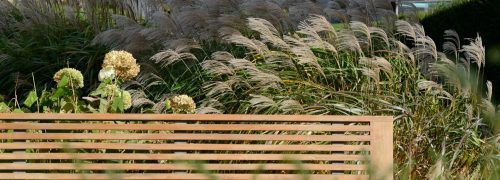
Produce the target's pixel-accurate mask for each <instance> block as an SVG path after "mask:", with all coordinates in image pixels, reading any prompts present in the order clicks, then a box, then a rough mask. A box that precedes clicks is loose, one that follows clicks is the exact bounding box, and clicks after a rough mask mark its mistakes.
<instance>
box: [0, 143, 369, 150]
mask: <svg viewBox="0 0 500 180" xmlns="http://www.w3.org/2000/svg"><path fill="white" fill-rule="evenodd" d="M369 148H370V146H368V145H260V144H259V145H258V144H131V143H80V142H78V143H74V142H70V143H67V142H31V143H24V142H14V143H0V149H130V150H219V151H224V150H227V151H362V150H369Z"/></svg>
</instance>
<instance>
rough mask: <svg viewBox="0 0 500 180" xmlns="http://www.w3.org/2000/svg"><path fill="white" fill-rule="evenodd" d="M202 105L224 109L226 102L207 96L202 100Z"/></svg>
mask: <svg viewBox="0 0 500 180" xmlns="http://www.w3.org/2000/svg"><path fill="white" fill-rule="evenodd" d="M200 107H212V108H215V109H219V110H223V109H224V108H225V106H224V104H222V103H221V102H219V101H218V100H217V99H211V98H205V99H203V100H202V101H201V103H200Z"/></svg>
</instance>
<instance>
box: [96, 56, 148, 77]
mask: <svg viewBox="0 0 500 180" xmlns="http://www.w3.org/2000/svg"><path fill="white" fill-rule="evenodd" d="M102 67H103V70H109V71H111V68H113V69H114V71H115V73H116V78H117V79H121V80H132V79H133V78H134V77H136V76H137V74H139V71H140V66H139V65H138V64H137V63H136V59H135V58H134V57H133V56H132V54H130V53H129V52H127V51H111V52H109V53H107V54H106V56H105V57H104V62H103V64H102ZM108 74H111V73H108ZM103 75H104V74H103Z"/></svg>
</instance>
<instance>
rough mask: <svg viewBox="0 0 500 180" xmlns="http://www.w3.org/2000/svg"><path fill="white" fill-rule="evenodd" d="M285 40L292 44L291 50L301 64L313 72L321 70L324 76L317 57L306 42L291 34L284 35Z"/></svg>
mask: <svg viewBox="0 0 500 180" xmlns="http://www.w3.org/2000/svg"><path fill="white" fill-rule="evenodd" d="M284 39H285V41H286V42H287V43H288V44H289V45H290V47H291V51H292V53H293V54H295V56H296V57H297V63H298V64H299V65H302V66H305V67H306V68H307V67H308V68H312V69H309V71H312V72H319V73H320V74H321V75H322V76H324V72H323V69H322V68H321V66H320V65H319V63H318V60H317V59H316V58H317V57H316V56H315V55H314V53H313V52H312V51H311V48H309V46H307V45H306V44H305V43H304V42H302V41H300V40H299V39H295V38H293V37H291V36H284Z"/></svg>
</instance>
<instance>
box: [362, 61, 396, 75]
mask: <svg viewBox="0 0 500 180" xmlns="http://www.w3.org/2000/svg"><path fill="white" fill-rule="evenodd" d="M359 64H361V65H365V66H367V67H369V68H371V69H380V70H382V71H384V72H386V73H387V74H388V75H392V74H393V73H392V64H391V63H390V62H389V61H387V60H386V59H385V58H383V57H373V58H367V57H361V58H360V59H359Z"/></svg>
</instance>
